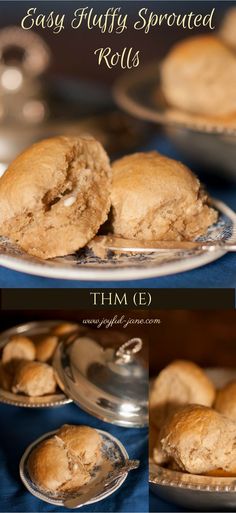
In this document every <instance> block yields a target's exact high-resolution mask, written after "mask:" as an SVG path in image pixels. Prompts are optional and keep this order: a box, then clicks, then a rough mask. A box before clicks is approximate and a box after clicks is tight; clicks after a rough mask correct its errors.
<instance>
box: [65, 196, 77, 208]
mask: <svg viewBox="0 0 236 513" xmlns="http://www.w3.org/2000/svg"><path fill="white" fill-rule="evenodd" d="M74 202H75V196H70V197H69V198H66V199H65V200H64V205H65V207H71V205H73V204H74Z"/></svg>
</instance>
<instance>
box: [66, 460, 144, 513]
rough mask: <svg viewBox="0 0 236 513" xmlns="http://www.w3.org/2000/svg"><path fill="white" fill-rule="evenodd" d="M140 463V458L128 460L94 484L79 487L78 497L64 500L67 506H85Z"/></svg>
mask: <svg viewBox="0 0 236 513" xmlns="http://www.w3.org/2000/svg"><path fill="white" fill-rule="evenodd" d="M139 463H140V462H139V460H126V462H125V464H124V465H122V467H118V468H117V469H115V470H113V471H111V472H109V474H108V475H105V476H103V479H101V480H99V481H98V482H94V483H93V484H92V485H88V484H87V485H84V486H81V488H79V489H78V495H77V496H76V497H72V498H69V499H65V500H64V506H65V508H69V509H74V508H78V507H79V506H83V505H84V504H86V503H87V502H88V501H90V500H91V499H93V498H94V497H97V496H98V495H100V494H101V493H102V492H104V491H105V490H106V488H107V487H108V486H109V485H110V484H111V483H112V482H113V481H115V480H116V479H118V478H119V477H122V476H123V475H124V474H126V473H127V472H130V470H134V469H136V468H138V467H139Z"/></svg>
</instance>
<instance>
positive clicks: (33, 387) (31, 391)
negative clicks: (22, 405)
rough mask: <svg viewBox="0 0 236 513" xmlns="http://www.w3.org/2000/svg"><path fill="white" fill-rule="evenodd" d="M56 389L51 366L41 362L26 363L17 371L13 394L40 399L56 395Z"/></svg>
mask: <svg viewBox="0 0 236 513" xmlns="http://www.w3.org/2000/svg"><path fill="white" fill-rule="evenodd" d="M56 387H57V383H56V379H55V374H54V370H53V368H52V367H51V366H50V365H47V364H46V363H41V362H24V363H22V364H19V366H18V367H17V369H16V373H15V376H14V381H13V386H12V392H13V393H15V394H19V393H23V394H25V395H28V396H30V397H40V396H43V395H46V394H54V393H55V392H56Z"/></svg>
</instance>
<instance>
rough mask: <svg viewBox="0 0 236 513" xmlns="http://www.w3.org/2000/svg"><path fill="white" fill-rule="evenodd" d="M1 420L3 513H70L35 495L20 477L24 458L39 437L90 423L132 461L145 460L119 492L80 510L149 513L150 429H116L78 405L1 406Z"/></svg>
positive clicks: (0, 497)
mask: <svg viewBox="0 0 236 513" xmlns="http://www.w3.org/2000/svg"><path fill="white" fill-rule="evenodd" d="M0 419H1V421H0V511H1V512H13V511H17V512H33V511H37V512H39V511H69V510H68V509H64V508H62V507H59V506H53V505H50V504H47V503H46V502H43V501H41V500H39V499H37V498H36V497H34V496H33V495H31V493H30V492H28V491H27V489H26V488H25V487H24V485H23V483H22V482H21V479H20V476H19V462H20V458H21V456H22V454H23V452H24V451H25V449H26V448H27V446H28V445H29V444H30V443H32V442H33V441H34V440H35V439H36V438H38V437H39V436H41V435H43V434H44V433H46V432H48V431H52V430H54V429H57V428H58V427H60V426H61V425H62V424H65V423H68V424H86V425H89V426H91V427H96V428H98V429H103V430H106V431H109V432H110V433H111V434H113V435H114V436H116V437H117V438H118V439H119V440H120V441H121V442H122V443H123V445H124V446H125V448H126V450H127V451H128V454H129V457H130V458H132V459H139V460H140V461H141V465H140V468H139V469H137V470H135V471H132V472H130V473H129V475H128V477H127V479H126V481H125V483H123V485H122V487H121V488H120V489H119V490H117V491H116V492H115V493H114V494H112V495H111V496H110V497H108V498H107V499H104V500H103V501H100V502H97V503H95V504H91V505H90V506H84V507H82V508H80V511H82V512H83V511H85V512H86V511H87V512H89V511H91V512H93V511H94V512H99V511H100V512H108V511H113V512H114V511H116V512H130V511H132V512H145V511H148V470H147V452H148V449H147V447H148V432H147V429H145V428H143V429H132V428H122V427H117V426H113V425H112V424H108V423H105V422H102V421H100V420H98V419H96V418H95V417H92V416H91V415H89V414H87V413H85V412H83V411H82V410H81V409H80V408H79V407H77V406H76V405H74V404H67V405H65V406H61V407H58V408H49V409H42V408H40V409H28V408H18V407H14V406H8V405H3V404H1V405H0ZM71 511H72V510H71Z"/></svg>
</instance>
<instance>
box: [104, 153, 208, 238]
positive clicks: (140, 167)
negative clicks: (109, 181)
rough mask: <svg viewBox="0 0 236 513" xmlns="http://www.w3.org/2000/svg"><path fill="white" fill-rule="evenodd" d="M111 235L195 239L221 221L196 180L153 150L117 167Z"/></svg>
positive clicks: (128, 159) (114, 179) (114, 177)
mask: <svg viewBox="0 0 236 513" xmlns="http://www.w3.org/2000/svg"><path fill="white" fill-rule="evenodd" d="M112 168H113V185H112V209H113V212H112V213H113V231H114V233H115V234H116V235H119V236H121V237H125V238H128V239H142V240H170V241H171V240H173V241H174V240H193V239H194V238H196V237H198V236H200V235H203V234H204V233H205V232H206V231H207V228H208V227H209V226H210V225H212V224H213V223H214V222H215V221H216V220H217V213H216V211H215V210H214V209H212V208H210V207H209V205H208V203H209V199H208V196H207V194H206V193H205V192H204V191H203V189H202V188H201V184H200V182H199V180H198V179H197V177H196V176H195V175H194V174H193V173H192V172H191V171H190V170H189V169H188V168H187V167H186V166H184V165H183V164H181V163H180V162H177V161H176V160H173V159H170V158H167V157H165V156H163V155H161V154H160V153H157V152H155V151H153V152H148V153H135V154H133V155H128V156H126V157H123V158H121V159H119V160H117V161H116V162H114V163H113V166H112Z"/></svg>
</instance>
